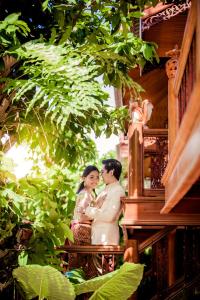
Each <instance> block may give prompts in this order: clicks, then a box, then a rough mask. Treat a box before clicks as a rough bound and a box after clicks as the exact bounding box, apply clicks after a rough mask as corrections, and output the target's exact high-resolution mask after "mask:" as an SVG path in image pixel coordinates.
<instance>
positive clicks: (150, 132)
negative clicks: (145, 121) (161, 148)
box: [143, 128, 168, 137]
mask: <svg viewBox="0 0 200 300" xmlns="http://www.w3.org/2000/svg"><path fill="white" fill-rule="evenodd" d="M167 135H168V129H163V128H161V129H151V128H149V129H144V130H143V136H144V137H154V136H155V137H161V136H163V137H165V136H167Z"/></svg>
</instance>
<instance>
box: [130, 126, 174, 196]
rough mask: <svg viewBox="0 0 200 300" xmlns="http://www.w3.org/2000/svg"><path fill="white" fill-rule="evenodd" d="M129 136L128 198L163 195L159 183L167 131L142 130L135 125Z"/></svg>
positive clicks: (161, 174) (164, 157)
mask: <svg viewBox="0 0 200 300" xmlns="http://www.w3.org/2000/svg"><path fill="white" fill-rule="evenodd" d="M131 126H135V130H133V131H132V135H131V136H129V160H128V161H129V176H128V179H129V196H130V197H134V198H137V197H140V196H151V195H152V196H155V195H161V194H164V186H163V185H162V183H161V178H162V176H163V173H164V170H165V167H166V165H167V157H168V136H167V129H144V130H143V128H142V124H140V123H138V124H135V125H131Z"/></svg>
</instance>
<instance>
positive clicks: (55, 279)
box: [13, 265, 75, 300]
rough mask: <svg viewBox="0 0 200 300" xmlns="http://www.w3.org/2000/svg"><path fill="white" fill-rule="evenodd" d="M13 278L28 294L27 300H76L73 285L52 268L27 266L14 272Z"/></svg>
mask: <svg viewBox="0 0 200 300" xmlns="http://www.w3.org/2000/svg"><path fill="white" fill-rule="evenodd" d="M13 277H14V278H15V279H16V280H17V282H18V283H19V284H20V286H21V287H22V289H23V291H24V292H25V293H26V297H27V299H32V298H34V297H37V296H38V297H39V300H40V299H44V298H45V299H48V300H58V299H59V300H74V299H75V293H74V288H73V285H72V284H71V283H70V281H69V280H68V279H67V278H66V277H65V276H63V275H62V274H61V273H60V272H59V271H57V270H56V269H54V268H52V267H50V266H39V265H27V266H23V267H19V268H17V269H15V270H14V271H13Z"/></svg>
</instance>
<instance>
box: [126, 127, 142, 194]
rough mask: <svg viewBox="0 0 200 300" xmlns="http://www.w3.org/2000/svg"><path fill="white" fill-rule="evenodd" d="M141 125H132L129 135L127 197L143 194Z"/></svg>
mask: <svg viewBox="0 0 200 300" xmlns="http://www.w3.org/2000/svg"><path fill="white" fill-rule="evenodd" d="M142 130H143V129H142V123H136V124H132V125H131V126H130V132H131V133H130V134H129V154H128V155H129V156H128V171H129V174H128V195H129V197H138V196H140V195H142V194H143V137H142V135H143V131H142Z"/></svg>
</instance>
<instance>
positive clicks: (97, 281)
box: [74, 270, 119, 295]
mask: <svg viewBox="0 0 200 300" xmlns="http://www.w3.org/2000/svg"><path fill="white" fill-rule="evenodd" d="M118 272H119V270H116V271H114V272H111V273H108V274H105V275H102V276H99V277H95V278H93V279H90V280H87V281H84V282H82V283H79V284H75V285H74V288H75V293H76V295H80V294H84V293H89V292H94V291H96V290H97V289H98V288H100V287H101V286H102V285H103V284H104V283H106V282H107V281H108V280H110V279H111V278H112V277H113V276H115V275H116V274H117V273H118Z"/></svg>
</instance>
